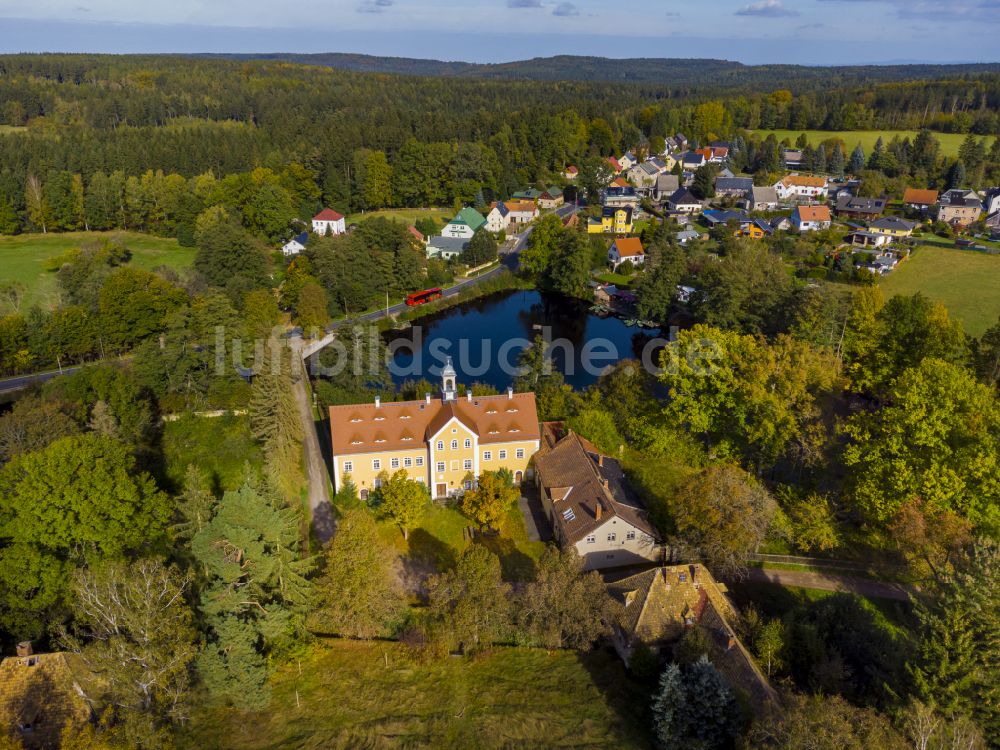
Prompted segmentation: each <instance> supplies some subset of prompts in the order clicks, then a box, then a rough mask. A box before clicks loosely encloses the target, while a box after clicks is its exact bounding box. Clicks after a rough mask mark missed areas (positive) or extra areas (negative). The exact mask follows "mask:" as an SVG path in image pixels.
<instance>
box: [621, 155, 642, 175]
mask: <svg viewBox="0 0 1000 750" xmlns="http://www.w3.org/2000/svg"><path fill="white" fill-rule="evenodd" d="M637 161H638V159H636V158H635V154H633V153H632V152H631V151H626V152H625V154H624V156H621V157H619V159H618V166H619V167H620V170H619V171H621V172H627V171H628V170H630V169H631V168H632V167H633V166H635V164H636V162H637Z"/></svg>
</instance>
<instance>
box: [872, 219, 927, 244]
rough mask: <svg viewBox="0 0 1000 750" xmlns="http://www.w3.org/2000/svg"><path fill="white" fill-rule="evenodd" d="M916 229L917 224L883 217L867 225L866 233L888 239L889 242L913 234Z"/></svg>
mask: <svg viewBox="0 0 1000 750" xmlns="http://www.w3.org/2000/svg"><path fill="white" fill-rule="evenodd" d="M916 227H917V222H915V221H907V220H906V219H901V218H899V217H898V216H883V217H881V218H879V219H875V221H873V222H871V223H870V224H869V225H868V231H869V232H871V233H872V234H878V235H882V236H884V237H888V238H889V239H890V240H900V239H903V238H904V237H909V236H910V235H912V234H913V230H914V229H915V228H916Z"/></svg>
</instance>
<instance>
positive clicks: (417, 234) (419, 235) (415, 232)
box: [406, 224, 427, 245]
mask: <svg viewBox="0 0 1000 750" xmlns="http://www.w3.org/2000/svg"><path fill="white" fill-rule="evenodd" d="M406 231H407V232H409V233H410V236H411V237H413V239H415V240H416V241H417V242H419V243H420V244H421V245H426V244H427V238H426V237H424V233H423V232H421V231H420V230H419V229H417V228H416V227H415V226H413V225H412V224H411V225H410V226H408V227H407V228H406Z"/></svg>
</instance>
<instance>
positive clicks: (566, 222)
mask: <svg viewBox="0 0 1000 750" xmlns="http://www.w3.org/2000/svg"><path fill="white" fill-rule="evenodd" d="M579 223H580V214H578V213H576V212H575V211H574V212H573V213H571V214H569V215H568V216H563V217H562V225H563V228H564V229H571V228H573V227H575V226H577V225H578V224H579Z"/></svg>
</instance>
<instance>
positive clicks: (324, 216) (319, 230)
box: [312, 208, 347, 237]
mask: <svg viewBox="0 0 1000 750" xmlns="http://www.w3.org/2000/svg"><path fill="white" fill-rule="evenodd" d="M312 228H313V234H318V235H319V236H320V237H326V236H327V235H334V234H343V233H344V232H346V231H347V227H346V226H345V225H344V216H343V214H338V213H337V212H336V211H334V210H333V209H332V208H324V209H323V210H322V211H320V212H319V213H318V214H316V215H315V216H313V218H312Z"/></svg>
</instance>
